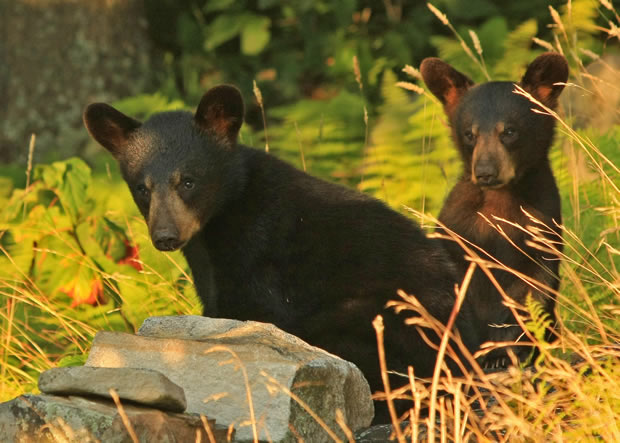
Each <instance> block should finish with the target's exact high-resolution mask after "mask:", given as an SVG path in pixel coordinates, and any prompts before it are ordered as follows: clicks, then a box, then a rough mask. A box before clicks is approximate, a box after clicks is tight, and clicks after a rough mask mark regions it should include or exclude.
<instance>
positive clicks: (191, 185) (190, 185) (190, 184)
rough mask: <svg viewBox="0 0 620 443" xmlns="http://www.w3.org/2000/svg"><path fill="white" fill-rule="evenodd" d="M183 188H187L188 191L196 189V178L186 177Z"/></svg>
mask: <svg viewBox="0 0 620 443" xmlns="http://www.w3.org/2000/svg"><path fill="white" fill-rule="evenodd" d="M183 188H185V189H187V190H188V191H189V190H190V189H194V180H192V179H191V178H186V179H185V180H183Z"/></svg>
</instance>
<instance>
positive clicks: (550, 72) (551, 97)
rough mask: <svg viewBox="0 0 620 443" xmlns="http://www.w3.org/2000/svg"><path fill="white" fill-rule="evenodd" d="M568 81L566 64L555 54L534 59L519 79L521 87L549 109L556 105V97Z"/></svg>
mask: <svg viewBox="0 0 620 443" xmlns="http://www.w3.org/2000/svg"><path fill="white" fill-rule="evenodd" d="M567 80H568V63H567V62H566V59H565V58H564V56H563V55H561V54H558V53H557V52H546V53H544V54H542V55H539V56H538V57H536V58H535V59H534V61H533V62H532V63H530V65H529V66H528V68H527V71H526V72H525V75H524V76H523V78H522V79H521V86H522V87H523V89H525V90H526V91H527V92H529V93H530V94H532V96H533V97H535V98H536V99H538V100H540V101H541V102H542V103H543V104H544V105H546V106H548V107H549V108H552V109H553V108H555V107H556V106H557V105H558V97H559V96H560V94H561V93H562V89H564V85H565V84H566V81H567Z"/></svg>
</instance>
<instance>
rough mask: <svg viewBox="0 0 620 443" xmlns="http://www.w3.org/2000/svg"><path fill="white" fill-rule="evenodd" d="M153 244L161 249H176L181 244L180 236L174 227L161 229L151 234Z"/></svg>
mask: <svg viewBox="0 0 620 443" xmlns="http://www.w3.org/2000/svg"><path fill="white" fill-rule="evenodd" d="M151 238H152V240H153V245H155V247H156V248H157V249H159V250H160V251H174V250H175V249H178V248H179V246H181V241H180V240H179V236H178V234H177V233H176V232H174V231H173V230H172V229H159V230H157V231H155V232H154V233H153V235H152V236H151Z"/></svg>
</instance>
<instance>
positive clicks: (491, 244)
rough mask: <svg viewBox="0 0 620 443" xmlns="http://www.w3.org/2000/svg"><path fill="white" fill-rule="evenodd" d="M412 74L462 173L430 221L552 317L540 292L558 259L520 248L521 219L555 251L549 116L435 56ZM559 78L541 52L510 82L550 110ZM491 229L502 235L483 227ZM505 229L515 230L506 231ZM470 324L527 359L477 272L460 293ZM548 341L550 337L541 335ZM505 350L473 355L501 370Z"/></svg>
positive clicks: (519, 332)
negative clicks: (440, 110) (536, 223)
mask: <svg viewBox="0 0 620 443" xmlns="http://www.w3.org/2000/svg"><path fill="white" fill-rule="evenodd" d="M420 71H421V73H422V76H423V78H424V82H425V83H426V85H427V86H428V88H429V89H430V90H431V92H432V93H433V94H434V95H435V96H436V97H437V98H438V99H439V100H440V101H441V103H442V104H443V106H444V110H445V113H446V115H447V117H448V119H449V122H450V126H451V129H452V138H453V141H454V143H455V145H456V147H457V149H458V151H459V153H460V155H461V158H462V160H463V175H462V176H461V178H460V179H459V181H458V183H457V184H456V185H455V186H454V188H453V189H452V190H451V192H450V193H449V195H448V197H447V199H446V202H445V204H444V206H443V209H442V210H441V213H440V215H439V220H440V221H441V222H442V223H443V224H444V225H445V226H446V227H447V228H449V229H451V230H452V231H454V232H456V234H458V235H460V236H462V237H463V238H464V239H465V240H466V241H468V242H470V243H471V244H473V245H475V246H476V247H479V248H481V249H482V250H483V251H485V252H486V253H487V254H488V256H487V255H485V253H482V254H481V256H482V257H483V258H485V259H489V256H490V257H493V259H496V260H497V261H498V262H500V263H502V264H503V265H505V266H508V267H509V268H512V269H513V270H515V271H517V272H518V273H520V274H523V275H525V276H527V277H529V278H531V279H534V280H536V281H537V282H540V283H541V285H531V284H529V283H527V282H526V281H525V280H524V279H522V278H520V277H518V276H517V275H515V274H514V273H511V272H509V271H506V270H499V269H495V270H493V271H492V274H493V276H494V277H495V278H496V279H497V282H498V283H499V285H500V286H501V287H502V288H503V289H504V291H505V292H506V294H507V295H508V296H509V297H511V298H512V299H514V300H515V301H516V302H518V303H520V304H522V305H524V304H525V302H526V297H527V294H528V293H532V294H533V295H534V297H535V299H537V300H538V301H539V302H541V303H542V305H543V307H544V309H545V311H546V312H547V313H548V314H549V316H550V318H551V320H552V321H553V320H554V319H555V313H554V308H555V298H554V296H553V294H552V293H551V292H550V291H549V290H546V288H550V289H552V290H557V289H558V285H559V277H558V268H559V261H558V259H559V258H558V257H557V255H554V254H550V253H547V252H543V251H541V250H540V249H537V248H534V247H532V246H531V245H530V244H529V241H530V240H531V239H532V237H531V236H530V235H529V234H527V233H525V232H524V231H523V230H522V228H521V227H525V226H527V225H533V222H532V221H531V220H530V218H529V217H528V216H527V215H526V213H527V214H530V215H531V216H533V217H535V218H536V219H538V220H540V221H541V222H542V223H544V224H545V225H546V226H547V227H548V228H549V230H547V228H543V229H542V231H543V232H544V233H545V234H544V235H545V237H547V238H548V239H549V241H553V242H554V243H556V244H557V245H558V249H559V250H561V249H562V240H561V237H560V235H559V234H557V230H558V229H557V226H556V224H559V223H561V212H560V195H559V193H558V188H557V186H556V183H555V179H554V177H553V172H552V171H551V165H550V162H549V149H550V147H551V144H552V141H553V135H554V127H555V119H554V118H553V117H552V116H550V115H548V114H546V113H541V112H537V111H542V109H541V108H540V107H539V106H537V105H535V104H534V103H533V102H532V101H531V100H529V99H528V98H527V97H525V96H524V95H520V94H517V93H515V89H516V88H515V84H514V83H512V82H499V81H493V82H488V83H483V84H480V85H474V83H473V82H472V81H471V80H470V79H469V78H468V77H466V76H465V75H463V74H462V73H460V72H458V71H457V70H455V69H454V68H452V67H451V66H450V65H448V64H447V63H445V62H443V61H441V60H439V59H437V58H427V59H425V60H424V61H423V62H422V65H421V67H420ZM567 79H568V65H567V63H566V60H565V59H564V57H563V56H561V55H560V54H556V53H546V54H543V55H541V56H539V57H537V58H536V59H535V60H534V61H533V62H532V63H531V64H530V65H529V67H528V68H527V71H526V72H525V75H524V76H523V78H522V79H521V81H520V82H519V83H518V85H519V86H521V87H522V88H523V89H524V90H525V91H526V92H528V93H529V94H530V95H531V96H532V97H533V98H535V99H536V100H538V101H539V102H540V103H542V104H543V105H545V106H546V107H548V108H551V109H555V108H556V107H557V104H558V96H559V95H560V93H561V92H562V89H563V88H564V84H565V82H566V80H567ZM485 219H488V220H489V221H491V222H493V223H499V225H500V227H501V229H502V230H503V232H504V234H505V235H506V236H507V238H505V237H503V236H502V235H501V234H500V233H499V232H498V231H497V230H496V229H495V228H494V227H493V226H491V225H489V223H488V222H487V221H486V220H485ZM513 224H516V225H519V226H515V225H513ZM444 244H445V245H446V247H447V249H448V251H449V252H450V255H451V256H452V258H453V259H454V260H455V261H456V262H457V263H459V266H460V274H459V278H461V279H462V278H463V276H464V275H465V272H466V269H467V268H468V266H469V262H466V260H465V258H464V251H463V249H462V248H461V247H460V246H459V245H458V244H457V243H455V242H453V241H445V242H444ZM468 297H469V299H470V302H471V303H472V305H473V308H474V313H475V314H476V315H477V316H478V318H479V322H480V323H479V325H478V326H480V328H481V329H480V330H479V334H480V337H481V338H482V339H483V341H494V342H519V341H521V343H519V344H518V345H517V344H515V346H513V347H511V349H512V350H513V351H514V352H515V354H516V356H517V357H518V358H519V360H520V361H524V360H525V359H527V357H528V356H529V355H530V354H531V352H532V347H531V344H530V346H528V345H527V343H525V342H528V340H527V339H526V338H525V334H524V332H523V329H522V328H521V327H520V326H519V325H518V324H517V321H516V319H515V317H514V315H513V314H512V312H511V310H510V309H509V308H508V307H507V306H505V305H504V304H503V299H502V296H501V295H500V293H499V291H498V290H497V289H496V287H495V286H494V284H493V283H492V282H491V280H490V279H489V278H488V277H487V276H486V275H485V274H484V272H483V271H482V270H480V269H477V270H476V271H475V273H474V276H473V279H472V281H471V285H470V290H469V293H468ZM546 335H547V339H550V338H551V335H552V331H551V329H549V330H548V331H547V334H546ZM506 349H507V348H504V349H496V350H494V351H492V352H490V353H489V354H488V355H487V356H485V357H482V363H483V365H484V366H486V367H504V366H506V365H507V364H508V363H509V360H508V359H507V350H506Z"/></svg>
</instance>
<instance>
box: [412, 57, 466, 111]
mask: <svg viewBox="0 0 620 443" xmlns="http://www.w3.org/2000/svg"><path fill="white" fill-rule="evenodd" d="M420 73H421V74H422V78H423V79H424V83H426V86H428V89H430V90H431V92H432V93H433V95H434V96H435V97H437V98H438V99H439V101H440V102H441V103H442V104H443V107H444V110H445V111H446V114H447V115H448V117H450V116H451V115H452V113H453V112H454V109H455V108H456V106H457V105H458V104H459V101H460V100H461V97H463V94H465V92H467V90H468V89H469V88H470V87H472V86H473V85H474V82H473V81H471V80H470V79H469V77H467V76H466V75H464V74H461V73H460V72H459V71H457V70H456V69H454V68H453V67H452V66H450V65H449V64H447V63H446V62H444V61H442V60H440V59H438V58H435V57H429V58H425V59H424V60H422V64H421V65H420Z"/></svg>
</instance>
